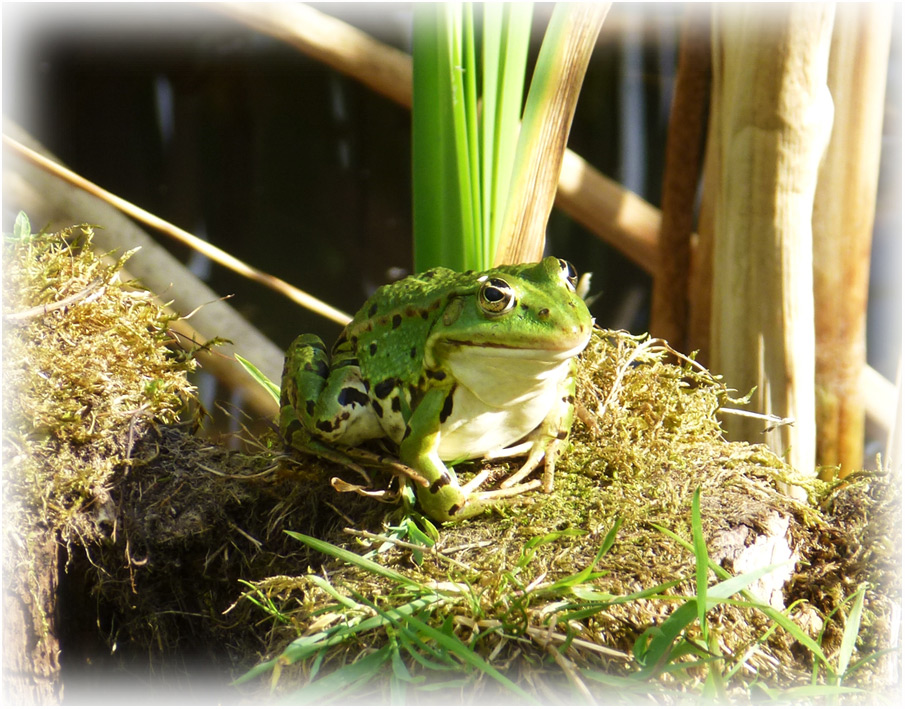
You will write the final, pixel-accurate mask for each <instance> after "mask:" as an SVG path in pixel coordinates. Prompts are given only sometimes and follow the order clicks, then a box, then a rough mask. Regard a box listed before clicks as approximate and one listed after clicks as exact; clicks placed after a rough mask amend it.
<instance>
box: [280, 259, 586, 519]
mask: <svg viewBox="0 0 905 709" xmlns="http://www.w3.org/2000/svg"><path fill="white" fill-rule="evenodd" d="M575 289H576V273H575V270H574V268H573V267H572V266H571V264H569V263H568V262H566V261H563V260H561V259H558V258H555V257H553V256H550V257H547V258H545V259H544V260H543V261H541V262H540V263H532V264H520V265H512V266H499V267H497V268H493V269H490V270H488V271H483V272H480V273H479V272H474V271H466V272H464V273H459V272H456V271H451V270H448V269H445V268H434V269H431V270H429V271H426V272H425V273H421V274H418V275H414V276H409V277H408V278H404V279H402V280H400V281H397V282H395V283H391V284H389V285H385V286H383V287H381V288H379V289H378V290H377V291H376V292H375V293H374V295H373V296H371V297H370V298H369V299H368V300H367V302H365V304H364V305H363V306H362V307H361V309H360V310H359V311H358V312H357V313H356V314H355V317H354V318H353V319H352V321H351V322H350V323H349V324H348V325H347V326H346V328H345V329H344V330H343V332H342V333H341V334H340V336H339V338H338V339H337V341H336V344H335V345H334V346H333V349H332V351H331V352H330V353H329V354H328V352H327V349H326V348H325V346H324V343H323V341H322V340H321V339H320V338H318V337H316V336H314V335H300V336H299V337H298V338H296V340H295V341H294V342H293V343H292V345H291V346H290V348H289V350H288V352H287V354H286V363H285V366H284V369H283V378H282V392H281V397H280V432H281V434H282V435H283V437H284V439H285V440H286V441H287V442H288V443H289V444H290V445H291V446H292V447H294V448H296V449H299V450H302V451H306V452H310V453H314V454H316V455H320V456H322V457H325V458H329V459H332V460H338V461H340V462H344V463H347V464H349V463H351V462H352V461H351V457H350V456H351V455H352V453H351V451H352V449H354V448H355V447H356V446H359V445H360V444H361V443H364V442H365V441H368V440H372V439H389V440H391V441H392V442H393V443H395V444H396V446H397V447H398V460H399V461H401V463H402V464H404V466H407V468H406V469H411V470H412V471H413V473H412V475H410V480H411V482H410V484H412V485H414V488H415V494H416V497H417V500H418V504H419V505H420V507H421V509H422V511H423V512H424V513H425V514H427V515H428V516H429V517H431V518H432V519H434V520H435V521H437V522H447V521H453V520H458V519H463V518H466V517H470V516H473V515H475V514H478V513H480V512H481V511H483V510H484V509H486V508H487V507H488V506H490V505H492V504H493V503H494V502H497V501H499V500H500V499H502V498H507V497H511V496H514V495H518V494H521V493H523V492H525V491H526V490H529V489H535V488H537V487H540V486H541V482H540V481H537V480H535V481H532V482H529V483H521V484H520V481H521V480H523V479H524V478H525V477H527V476H528V475H529V474H530V473H531V472H533V471H534V470H535V469H536V468H537V466H538V465H539V464H540V463H541V461H544V464H545V468H544V474H543V483H542V484H543V487H544V490H545V491H547V492H550V491H551V490H552V487H553V470H554V466H555V462H556V456H557V452H558V449H559V448H560V446H561V445H562V444H563V441H564V440H565V438H566V436H567V435H568V433H569V429H570V428H571V425H572V417H573V406H574V394H575V381H574V367H575V360H574V358H575V357H576V355H578V354H579V353H580V352H581V351H582V350H583V349H584V348H585V347H586V345H587V344H588V340H589V339H590V337H591V328H592V327H593V323H594V321H593V318H592V317H591V315H590V313H589V312H588V308H587V306H586V305H585V303H584V301H582V299H581V298H580V297H579V295H578V294H577V293H576V290H575ZM526 452H527V460H526V461H525V463H524V464H523V465H522V466H521V468H520V469H519V470H518V471H517V472H516V473H515V474H513V475H512V476H510V477H509V478H507V479H506V480H504V481H503V482H502V484H501V485H500V488H499V489H497V490H492V491H484V492H482V491H479V490H478V488H479V487H480V486H481V485H482V484H483V483H484V481H485V480H486V479H487V475H488V473H483V474H480V475H477V476H475V477H474V478H473V479H472V480H470V481H468V483H466V484H464V485H460V484H459V482H458V480H457V478H456V475H455V473H454V472H453V471H452V470H451V469H450V468H449V467H447V465H446V462H451V463H456V462H459V461H463V460H470V459H475V458H485V457H486V458H494V457H506V456H514V455H520V454H524V453H526ZM545 458H546V460H544V459H545ZM352 467H355V466H354V465H353V466H352Z"/></svg>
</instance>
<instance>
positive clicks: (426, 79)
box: [412, 3, 459, 271]
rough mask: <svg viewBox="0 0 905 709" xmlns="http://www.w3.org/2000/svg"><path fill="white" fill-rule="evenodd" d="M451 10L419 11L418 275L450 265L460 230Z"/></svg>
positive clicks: (415, 74) (431, 7)
mask: <svg viewBox="0 0 905 709" xmlns="http://www.w3.org/2000/svg"><path fill="white" fill-rule="evenodd" d="M446 21H447V20H446V11H445V9H444V8H443V6H442V5H441V4H439V3H418V4H416V5H415V8H414V32H413V42H412V52H413V57H412V58H413V61H412V219H413V237H414V244H413V246H414V260H415V270H416V271H423V270H425V269H427V268H430V267H431V266H436V265H440V264H444V265H450V264H449V262H448V260H447V258H448V257H447V254H445V253H444V248H445V247H446V245H447V244H448V243H449V235H450V233H456V232H457V231H458V229H457V228H456V224H455V223H453V222H454V221H457V220H458V215H459V208H458V202H457V195H458V191H457V190H456V191H452V192H451V191H450V185H455V179H456V174H455V172H453V171H454V170H455V165H451V164H450V159H451V158H452V157H453V155H454V151H453V150H452V149H451V148H450V136H452V135H453V123H452V98H451V90H450V86H449V76H450V57H449V47H448V42H449V39H448V32H447V28H446Z"/></svg>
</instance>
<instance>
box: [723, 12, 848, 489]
mask: <svg viewBox="0 0 905 709" xmlns="http://www.w3.org/2000/svg"><path fill="white" fill-rule="evenodd" d="M715 12H716V22H715V28H714V32H715V34H714V40H715V53H714V63H715V64H719V66H720V71H719V74H718V75H717V74H716V73H715V79H716V81H715V83H714V91H717V92H719V93H720V99H719V101H720V115H719V119H718V120H719V141H720V158H721V159H720V172H719V175H720V187H719V195H718V198H717V200H718V201H717V202H716V204H715V229H714V232H715V236H716V238H715V242H714V269H713V273H714V283H713V299H712V314H711V346H712V361H711V364H712V368H713V370H714V371H716V372H719V373H720V374H722V375H724V376H725V377H726V381H727V382H729V383H730V384H731V385H732V386H734V387H736V388H738V389H741V390H745V389H748V388H749V387H753V386H756V387H757V389H756V391H755V392H754V394H753V397H752V409H753V410H755V411H759V412H762V413H766V414H772V415H776V416H780V417H782V418H788V417H791V418H793V419H794V420H795V424H794V425H793V426H782V427H778V428H775V429H773V430H772V431H768V432H763V431H761V430H760V429H761V428H762V423H761V422H757V421H754V420H751V419H748V418H746V417H731V418H728V419H727V421H726V424H727V431H728V433H729V435H730V436H731V437H733V438H739V439H744V440H749V441H752V442H758V441H761V442H765V443H766V444H767V445H768V446H769V447H770V448H771V449H772V450H773V451H774V452H776V453H777V454H780V455H787V456H788V462H789V463H791V464H792V465H793V466H794V467H795V468H797V469H798V470H801V471H810V470H813V469H814V462H815V443H814V433H815V424H814V287H813V270H812V238H811V212H812V209H813V204H814V192H815V189H816V185H817V172H818V167H819V164H820V159H821V156H822V155H823V152H824V150H825V148H826V144H827V141H828V139H829V133H830V130H831V127H832V115H833V114H832V101H831V99H830V95H829V91H828V89H827V85H826V84H827V63H828V58H829V48H830V38H831V35H832V27H833V7H832V6H830V5H798V4H794V5H770V6H765V5H757V4H748V3H746V4H740V5H724V6H719V7H718V8H717V9H716V11H715Z"/></svg>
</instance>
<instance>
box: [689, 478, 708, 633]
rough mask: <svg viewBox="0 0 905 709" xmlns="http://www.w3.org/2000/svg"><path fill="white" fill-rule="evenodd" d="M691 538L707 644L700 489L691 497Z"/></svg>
mask: <svg viewBox="0 0 905 709" xmlns="http://www.w3.org/2000/svg"><path fill="white" fill-rule="evenodd" d="M691 538H692V541H693V543H694V560H695V564H694V569H695V591H696V593H697V607H698V623H699V624H700V627H701V637H702V638H703V640H704V642H705V643H706V642H707V617H706V616H707V575H708V573H709V569H708V566H707V565H708V562H709V561H710V557H709V556H708V554H707V541H706V540H705V539H704V525H703V523H702V522H701V488H696V489H695V491H694V494H693V495H692V497H691Z"/></svg>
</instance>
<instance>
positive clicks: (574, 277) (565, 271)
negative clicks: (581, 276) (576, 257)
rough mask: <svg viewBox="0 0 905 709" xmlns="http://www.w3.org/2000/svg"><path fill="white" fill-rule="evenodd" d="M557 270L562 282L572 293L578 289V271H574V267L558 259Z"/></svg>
mask: <svg viewBox="0 0 905 709" xmlns="http://www.w3.org/2000/svg"><path fill="white" fill-rule="evenodd" d="M559 268H560V272H561V275H562V278H563V280H564V281H565V282H566V283H567V284H568V285H569V288H571V289H572V290H573V291H574V290H575V289H576V288H577V287H578V271H576V270H575V266H573V265H572V264H571V263H569V262H568V261H566V260H565V259H559Z"/></svg>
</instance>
